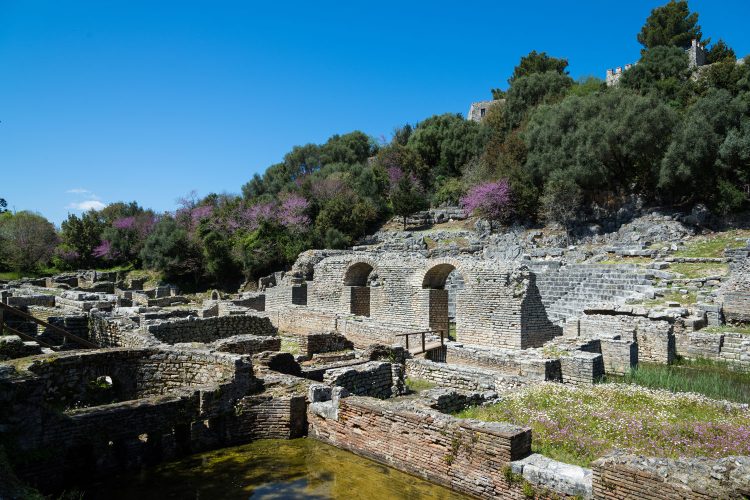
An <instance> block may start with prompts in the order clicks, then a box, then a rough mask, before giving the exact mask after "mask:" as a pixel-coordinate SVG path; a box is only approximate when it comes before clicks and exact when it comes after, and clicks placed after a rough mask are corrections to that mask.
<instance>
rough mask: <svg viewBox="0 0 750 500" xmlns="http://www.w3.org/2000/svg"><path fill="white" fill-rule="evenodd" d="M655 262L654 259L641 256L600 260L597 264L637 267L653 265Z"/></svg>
mask: <svg viewBox="0 0 750 500" xmlns="http://www.w3.org/2000/svg"><path fill="white" fill-rule="evenodd" d="M653 261H654V259H651V258H649V257H640V256H635V255H634V256H632V257H628V256H623V257H612V258H609V259H604V260H600V261H599V262H597V264H610V265H618V264H637V265H646V264H651V263H652V262H653Z"/></svg>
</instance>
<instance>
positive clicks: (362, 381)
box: [323, 361, 404, 399]
mask: <svg viewBox="0 0 750 500" xmlns="http://www.w3.org/2000/svg"><path fill="white" fill-rule="evenodd" d="M323 382H324V383H325V384H327V385H331V386H338V387H343V388H345V389H346V390H347V391H349V393H350V394H355V395H357V396H370V397H374V398H379V399H387V398H390V397H392V396H398V395H399V394H402V393H403V392H404V375H403V371H402V370H401V365H397V364H391V363H385V362H382V361H369V362H367V363H363V364H359V365H356V366H350V367H345V368H334V369H332V370H327V371H326V372H325V373H324V375H323Z"/></svg>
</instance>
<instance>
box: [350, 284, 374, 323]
mask: <svg viewBox="0 0 750 500" xmlns="http://www.w3.org/2000/svg"><path fill="white" fill-rule="evenodd" d="M349 289H350V304H351V313H352V314H355V315H357V316H369V315H370V287H369V286H352V287H349Z"/></svg>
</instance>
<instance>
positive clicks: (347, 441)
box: [308, 396, 531, 499]
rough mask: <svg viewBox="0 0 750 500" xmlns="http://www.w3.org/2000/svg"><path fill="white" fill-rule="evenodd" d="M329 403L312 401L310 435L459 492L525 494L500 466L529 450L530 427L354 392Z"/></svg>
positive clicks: (519, 496) (517, 496)
mask: <svg viewBox="0 0 750 500" xmlns="http://www.w3.org/2000/svg"><path fill="white" fill-rule="evenodd" d="M331 404H332V402H329V403H313V404H311V405H310V407H309V409H308V421H309V423H310V426H309V434H310V436H311V437H314V438H316V439H319V440H321V441H324V442H326V443H329V444H332V445H334V446H337V447H339V448H343V449H346V450H349V451H352V452H354V453H356V454H358V455H362V456H365V457H367V458H370V459H373V460H376V461H378V462H381V463H384V464H386V465H390V466H391V467H395V468H397V469H399V470H403V471H406V472H408V473H410V474H414V475H416V476H419V477H422V478H424V479H427V480H429V481H432V482H435V483H438V484H442V485H444V486H447V487H449V488H451V489H453V490H455V491H459V492H462V493H466V494H469V495H474V496H477V497H480V498H496V497H502V498H512V499H522V498H524V494H523V492H522V490H521V485H520V484H518V483H514V482H511V481H509V480H508V479H506V475H504V474H503V472H502V471H503V469H504V468H505V467H509V466H510V462H511V461H512V460H517V459H520V458H523V457H525V456H526V455H528V454H529V453H530V451H531V431H530V430H529V429H523V428H520V427H517V426H513V425H509V424H501V423H485V422H477V421H471V420H460V419H456V418H453V417H450V416H447V415H443V414H440V413H439V412H436V411H429V410H418V409H414V408H409V407H399V406H397V405H394V404H391V403H388V402H385V401H384V402H377V401H375V400H373V399H369V398H361V397H356V396H352V397H348V398H344V399H340V400H338V401H337V407H336V408H332V409H327V408H325V405H331ZM316 405H317V406H316ZM321 415H327V417H326V416H321ZM331 417H332V418H331Z"/></svg>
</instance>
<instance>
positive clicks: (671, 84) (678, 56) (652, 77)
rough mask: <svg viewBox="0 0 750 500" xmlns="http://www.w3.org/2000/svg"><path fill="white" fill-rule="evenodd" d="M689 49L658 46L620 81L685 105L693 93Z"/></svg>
mask: <svg viewBox="0 0 750 500" xmlns="http://www.w3.org/2000/svg"><path fill="white" fill-rule="evenodd" d="M690 75H691V71H690V69H689V67H688V55H687V53H686V52H685V51H684V50H682V49H679V48H677V47H656V48H654V49H651V50H649V51H648V52H646V53H645V54H644V55H643V57H642V58H641V60H640V61H639V62H638V64H636V65H635V66H633V67H632V68H630V69H629V70H627V71H625V72H624V73H623V74H622V78H621V79H620V85H621V86H622V87H623V88H627V89H633V90H636V91H638V92H640V93H641V94H649V93H653V94H655V95H657V96H658V97H659V98H660V99H661V100H664V101H668V102H672V104H674V105H675V106H678V107H679V106H681V105H682V104H683V103H684V102H685V101H686V100H687V98H688V97H689V96H690V94H689V92H690V90H691V87H690Z"/></svg>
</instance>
